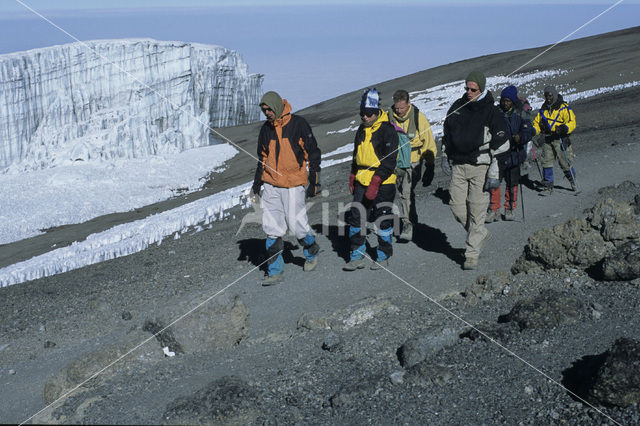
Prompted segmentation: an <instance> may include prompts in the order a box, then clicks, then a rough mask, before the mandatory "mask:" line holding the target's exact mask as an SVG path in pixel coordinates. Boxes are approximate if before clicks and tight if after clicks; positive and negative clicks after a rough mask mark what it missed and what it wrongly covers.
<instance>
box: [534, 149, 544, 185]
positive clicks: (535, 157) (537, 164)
mask: <svg viewBox="0 0 640 426" xmlns="http://www.w3.org/2000/svg"><path fill="white" fill-rule="evenodd" d="M531 153H532V154H533V159H534V160H535V162H536V166H537V167H538V173H540V182H542V181H544V177H542V169H541V168H540V163H538V157H537V156H536V152H535V151H534V150H533V146H531Z"/></svg>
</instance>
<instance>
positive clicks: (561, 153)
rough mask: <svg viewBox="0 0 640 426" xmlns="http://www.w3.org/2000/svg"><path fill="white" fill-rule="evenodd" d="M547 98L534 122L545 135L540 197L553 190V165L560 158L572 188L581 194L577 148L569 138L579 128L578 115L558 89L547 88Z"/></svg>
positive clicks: (561, 165) (545, 93)
mask: <svg viewBox="0 0 640 426" xmlns="http://www.w3.org/2000/svg"><path fill="white" fill-rule="evenodd" d="M544 99H545V102H544V103H543V104H542V107H540V111H539V112H538V115H536V117H535V119H534V120H533V127H534V129H535V130H536V134H540V133H542V134H544V135H545V136H544V158H543V159H542V174H543V175H544V181H543V182H542V184H543V185H544V190H543V191H542V192H541V193H540V194H541V195H548V194H551V192H552V191H553V164H554V162H555V159H556V158H557V159H558V163H559V164H560V168H561V169H562V171H563V172H564V175H565V176H566V178H567V179H568V180H569V183H570V184H571V189H572V190H573V191H574V192H575V193H576V194H577V193H579V190H578V184H577V181H576V170H575V169H574V167H573V159H574V156H573V149H572V148H571V140H570V139H569V135H570V134H571V132H573V131H574V130H575V128H576V116H575V114H574V113H573V110H572V109H571V107H569V104H567V103H566V102H565V101H564V100H563V99H562V95H560V94H558V91H557V90H556V88H555V87H553V86H547V87H545V88H544Z"/></svg>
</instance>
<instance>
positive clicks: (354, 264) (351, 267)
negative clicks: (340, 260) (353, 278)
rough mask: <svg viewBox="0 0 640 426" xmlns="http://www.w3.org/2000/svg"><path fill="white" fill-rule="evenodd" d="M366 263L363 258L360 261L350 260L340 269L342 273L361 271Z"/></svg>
mask: <svg viewBox="0 0 640 426" xmlns="http://www.w3.org/2000/svg"><path fill="white" fill-rule="evenodd" d="M366 263H367V262H366V261H365V260H364V257H362V258H360V259H354V260H350V261H349V263H347V264H346V265H344V266H343V267H342V270H343V271H355V270H356V269H363V268H364V267H365V266H366Z"/></svg>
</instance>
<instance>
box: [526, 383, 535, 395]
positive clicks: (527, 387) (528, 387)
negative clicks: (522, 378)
mask: <svg viewBox="0 0 640 426" xmlns="http://www.w3.org/2000/svg"><path fill="white" fill-rule="evenodd" d="M524 393H526V394H527V395H532V394H533V386H531V385H527V386H525V387H524Z"/></svg>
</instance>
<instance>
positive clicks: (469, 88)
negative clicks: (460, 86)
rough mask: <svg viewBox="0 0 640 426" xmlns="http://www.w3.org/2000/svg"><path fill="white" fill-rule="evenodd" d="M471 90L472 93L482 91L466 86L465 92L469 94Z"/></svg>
mask: <svg viewBox="0 0 640 426" xmlns="http://www.w3.org/2000/svg"><path fill="white" fill-rule="evenodd" d="M469 90H471V93H476V92H477V91H478V90H480V89H474V88H472V87H467V86H464V91H465V92H468V91H469Z"/></svg>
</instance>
